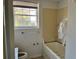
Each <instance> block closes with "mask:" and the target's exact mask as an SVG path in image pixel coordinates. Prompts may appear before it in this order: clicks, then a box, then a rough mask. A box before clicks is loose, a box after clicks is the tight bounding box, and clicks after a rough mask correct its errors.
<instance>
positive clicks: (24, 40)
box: [15, 29, 43, 57]
mask: <svg viewBox="0 0 79 59" xmlns="http://www.w3.org/2000/svg"><path fill="white" fill-rule="evenodd" d="M21 32H24V34H22V33H21ZM42 42H43V41H42V38H41V36H40V32H39V30H32V29H30V30H21V29H18V30H15V47H18V48H19V49H20V51H25V52H28V54H29V57H37V56H41V54H42ZM33 43H35V46H34V45H33ZM37 43H39V45H37Z"/></svg>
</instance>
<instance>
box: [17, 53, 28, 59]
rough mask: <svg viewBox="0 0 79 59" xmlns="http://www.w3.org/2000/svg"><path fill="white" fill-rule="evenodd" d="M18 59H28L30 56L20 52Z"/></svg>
mask: <svg viewBox="0 0 79 59" xmlns="http://www.w3.org/2000/svg"><path fill="white" fill-rule="evenodd" d="M18 59H28V54H27V53H26V52H18Z"/></svg>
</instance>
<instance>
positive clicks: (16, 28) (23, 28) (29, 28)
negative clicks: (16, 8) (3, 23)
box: [14, 27, 39, 30]
mask: <svg viewBox="0 0 79 59" xmlns="http://www.w3.org/2000/svg"><path fill="white" fill-rule="evenodd" d="M18 29H20V30H25V29H28V30H31V29H39V27H14V30H18Z"/></svg>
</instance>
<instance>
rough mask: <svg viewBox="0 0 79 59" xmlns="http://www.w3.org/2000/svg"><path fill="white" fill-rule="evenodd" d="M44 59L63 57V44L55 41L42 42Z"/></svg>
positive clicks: (60, 58)
mask: <svg viewBox="0 0 79 59" xmlns="http://www.w3.org/2000/svg"><path fill="white" fill-rule="evenodd" d="M43 50H44V52H43V56H44V58H45V59H64V46H63V45H62V44H60V43H57V42H52V43H46V44H44V49H43Z"/></svg>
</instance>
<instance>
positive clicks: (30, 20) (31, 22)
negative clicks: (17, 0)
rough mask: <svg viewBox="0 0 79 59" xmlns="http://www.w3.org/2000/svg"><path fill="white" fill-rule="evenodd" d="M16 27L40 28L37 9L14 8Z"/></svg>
mask: <svg viewBox="0 0 79 59" xmlns="http://www.w3.org/2000/svg"><path fill="white" fill-rule="evenodd" d="M13 9H14V26H15V27H25V28H27V27H38V15H37V8H31V7H26V6H24V7H13Z"/></svg>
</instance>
